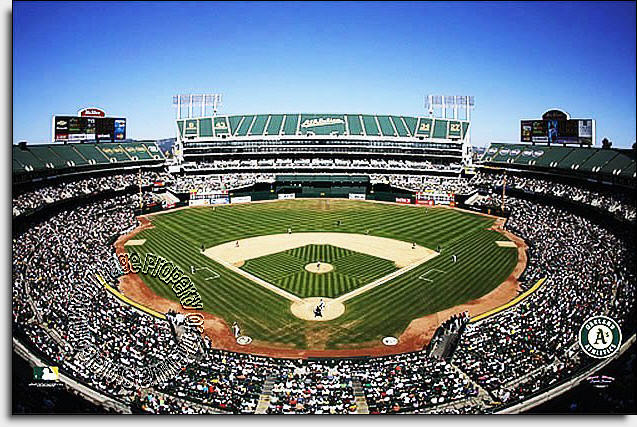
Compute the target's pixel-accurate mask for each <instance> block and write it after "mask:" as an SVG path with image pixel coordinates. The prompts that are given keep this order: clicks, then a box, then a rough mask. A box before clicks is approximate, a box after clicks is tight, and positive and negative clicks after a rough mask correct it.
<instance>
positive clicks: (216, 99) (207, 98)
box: [173, 93, 223, 119]
mask: <svg viewBox="0 0 637 427" xmlns="http://www.w3.org/2000/svg"><path fill="white" fill-rule="evenodd" d="M222 99H223V95H222V94H220V93H205V94H204V93H191V94H183V95H174V96H173V105H174V106H176V107H177V112H176V113H177V118H178V119H183V118H187V119H190V118H195V117H205V116H206V115H207V111H206V107H212V115H213V116H216V115H217V111H219V108H220V107H221V102H222ZM184 113H185V115H184Z"/></svg>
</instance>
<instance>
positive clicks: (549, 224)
mask: <svg viewBox="0 0 637 427" xmlns="http://www.w3.org/2000/svg"><path fill="white" fill-rule="evenodd" d="M110 178H112V176H111V177H110ZM146 178H147V179H148V180H149V181H150V180H152V179H154V178H155V177H154V176H152V175H151V176H148V177H146ZM186 178H188V179H189V178H191V177H186ZM100 179H101V178H100ZM108 179H109V178H107V180H108ZM122 179H123V180H124V181H121V182H120V181H116V184H112V183H111V184H107V185H126V184H125V183H126V182H129V181H126V180H128V179H130V180H132V183H135V180H136V179H137V175H136V174H132V175H131V176H130V177H127V178H122ZM193 179H194V178H193ZM208 179H210V176H207V177H206V178H205V181H204V182H206V183H207V182H209V181H208ZM262 179H269V176H267V175H266V176H263V175H259V174H252V175H251V176H245V174H238V175H237V176H234V177H232V178H229V177H227V176H226V177H224V178H223V180H219V181H218V182H219V183H223V186H230V184H228V183H231V185H240V184H241V183H243V182H251V180H253V181H252V182H255V181H254V180H258V181H259V182H260V180H262ZM480 179H481V178H480ZM480 179H476V181H477V182H478V184H479V183H480ZM96 180H97V181H96V182H99V179H98V178H96ZM91 182H92V181H91ZM183 182H185V183H184V184H183V185H185V186H188V185H191V184H197V183H198V181H183ZM437 182H438V185H452V183H444V184H441V181H440V180H438V181H437ZM122 183H124V184H122ZM237 183H239V184H237ZM416 183H417V184H419V185H423V184H424V183H425V181H424V180H421V181H420V182H417V181H416ZM431 183H432V185H436V184H435V183H434V182H433V179H432V181H431ZM473 184H476V183H475V182H474V183H473ZM96 185H97V184H96ZM91 188H93V187H91ZM111 188H113V187H111ZM115 188H116V187H115ZM226 188H227V187H226ZM35 191H36V192H37V191H42V192H43V193H42V194H48V193H47V191H48V190H46V187H43V188H42V189H40V190H35ZM34 194H35V193H34ZM38 194H39V193H38ZM18 197H20V196H18ZM42 197H44V196H42ZM142 197H148V195H147V194H144V195H142ZM493 201H494V202H495V203H498V201H499V200H498V196H497V195H496V196H493ZM14 203H15V199H14ZM138 203H139V195H137V194H132V195H121V196H116V197H114V198H112V199H108V200H102V201H94V202H91V203H88V202H85V203H83V204H81V205H80V206H77V207H75V208H73V209H67V210H63V211H61V212H59V213H57V214H55V215H53V216H51V217H50V218H48V219H46V220H43V221H42V222H40V223H38V224H35V225H33V226H31V227H30V228H29V229H27V230H26V231H23V232H20V233H18V234H16V235H14V236H13V240H12V250H13V287H12V297H13V298H12V299H13V329H14V336H18V337H24V339H25V340H26V341H27V344H28V345H29V346H30V347H31V348H34V349H36V350H37V351H38V352H39V353H41V354H42V355H44V356H45V357H46V360H49V361H50V363H52V364H55V365H57V366H59V367H60V369H61V371H63V372H66V373H68V374H69V375H71V376H73V377H74V378H77V379H78V380H79V381H81V382H83V383H85V384H87V385H88V386H89V387H91V388H92V389H94V390H96V391H99V392H100V393H104V394H106V395H109V396H112V397H113V398H114V399H118V400H119V401H122V402H125V403H126V404H128V405H130V406H131V407H134V408H137V409H139V410H142V411H146V412H151V413H201V412H206V411H208V410H216V411H224V412H230V413H253V412H254V411H255V410H256V408H257V405H258V403H259V396H260V395H262V393H263V392H264V385H265V382H266V379H270V381H271V383H272V384H271V385H272V388H271V390H270V402H269V406H268V408H267V412H268V413H286V414H287V413H339V414H340V413H353V412H356V411H357V410H358V409H359V408H358V406H357V402H356V399H355V398H354V395H355V393H354V392H355V388H356V387H357V384H359V386H360V387H361V389H362V390H363V392H364V396H365V400H366V401H367V405H368V407H369V411H370V413H403V412H436V411H437V409H436V408H437V407H439V408H440V410H439V412H440V413H469V412H483V411H485V410H487V409H486V408H487V406H486V404H485V394H486V395H487V396H490V399H491V402H503V403H505V404H509V403H511V402H515V401H517V400H520V399H524V398H527V397H528V396H530V395H531V394H533V393H536V392H538V391H539V390H542V389H545V388H546V387H548V386H550V385H552V384H553V383H555V382H556V381H560V380H562V379H565V378H567V377H569V376H570V375H572V374H573V373H574V372H576V371H577V370H578V369H582V368H583V367H585V366H588V365H590V364H591V363H593V361H592V360H590V359H588V358H587V357H586V356H584V355H583V354H582V353H581V352H580V350H579V348H578V346H577V336H576V335H577V331H578V329H579V327H580V325H581V324H582V322H583V321H584V320H585V319H586V318H587V317H589V316H591V315H595V314H606V315H609V316H611V317H613V318H614V319H615V320H617V321H618V322H619V323H620V324H621V325H623V326H624V325H625V322H626V319H628V318H629V317H630V316H631V313H633V311H632V310H633V307H632V304H633V301H634V299H635V283H636V278H635V273H634V271H633V266H634V265H635V264H634V262H635V259H634V256H635V251H634V247H633V246H632V243H631V242H630V239H628V238H626V236H621V235H618V234H616V233H613V232H611V231H610V230H608V229H606V228H605V227H604V226H602V225H600V224H597V223H594V222H592V221H591V220H588V219H586V218H584V217H581V216H578V215H576V214H573V213H571V212H569V211H568V210H566V209H562V208H558V207H555V206H552V205H550V204H541V203H531V202H528V201H525V200H521V199H516V198H509V199H508V204H509V206H510V207H511V217H510V218H509V219H508V221H507V229H508V230H510V231H511V232H513V233H514V234H516V235H519V236H520V237H522V238H523V239H525V241H526V242H527V244H528V246H529V249H528V266H527V269H526V271H525V272H524V274H523V275H522V277H521V284H522V288H523V289H524V290H527V289H530V288H531V287H532V286H533V285H534V284H535V283H536V282H537V281H538V280H539V279H540V278H544V277H546V278H547V280H546V281H545V282H544V284H543V285H542V286H540V287H539V289H537V290H536V291H535V292H534V293H532V294H531V295H530V296H529V297H527V298H526V299H525V300H524V301H523V302H521V303H519V304H517V305H515V306H514V307H513V308H511V309H509V310H508V311H506V312H504V313H502V314H499V315H497V316H494V317H490V318H488V319H486V320H483V321H481V322H477V323H472V324H469V325H467V326H466V329H465V331H464V333H463V334H462V335H461V338H460V342H459V343H458V347H457V349H456V351H455V354H454V356H453V358H452V359H451V362H446V361H444V360H436V359H432V358H429V357H428V356H427V355H426V353H425V352H418V353H411V354H403V355H396V356H388V357H383V358H372V359H367V360H341V361H338V360H335V361H332V362H329V363H328V362H324V363H323V362H315V361H305V360H277V359H272V358H266V357H259V356H252V355H246V354H240V353H230V352H224V351H219V350H215V349H214V348H212V345H211V343H210V341H208V340H205V339H204V340H202V346H201V351H200V353H199V354H198V360H197V362H196V363H195V364H191V365H189V366H187V367H185V369H183V370H182V371H180V372H179V373H178V374H177V375H176V376H175V377H173V378H170V379H167V380H165V381H161V382H159V383H157V384H156V385H154V386H153V387H152V388H151V389H148V390H145V392H144V393H139V391H138V390H136V389H131V388H130V387H127V386H126V385H125V384H121V383H118V382H117V381H115V380H114V379H113V378H110V379H109V378H108V377H105V376H104V375H102V374H101V373H99V372H96V371H95V370H94V369H93V368H89V367H87V365H86V364H84V363H82V362H80V361H79V360H78V358H77V352H78V349H77V348H75V347H74V340H73V334H74V333H75V331H74V330H73V328H72V325H73V324H74V323H73V321H72V319H71V316H73V315H74V314H77V311H76V310H74V309H73V308H74V306H73V304H74V302H73V300H72V296H73V295H74V294H75V291H76V289H77V287H78V286H81V283H82V280H83V278H84V274H85V272H86V269H87V266H93V265H100V264H103V263H104V262H105V261H106V260H108V259H110V258H111V257H112V256H113V247H112V246H110V245H109V244H108V242H109V241H112V238H113V237H114V236H117V235H119V234H120V233H125V232H127V231H129V230H131V229H132V228H134V227H135V226H136V225H137V220H136V219H135V216H134V208H135V206H136V205H137V204H138ZM43 242H47V244H43ZM97 292H98V294H97V296H96V298H95V299H94V301H91V302H90V304H88V306H90V313H88V314H87V316H88V317H89V319H90V321H89V322H88V324H89V325H91V326H90V331H89V332H90V337H91V338H90V340H91V343H92V344H93V345H94V346H95V347H97V348H99V349H100V357H102V358H103V359H105V360H109V361H111V362H112V363H113V364H114V365H117V366H119V367H121V368H122V369H123V370H124V371H126V372H132V371H137V370H140V369H143V368H144V367H148V366H156V365H157V364H159V363H161V362H164V361H166V360H167V358H168V357H169V355H171V354H174V352H175V347H176V346H177V345H178V339H177V337H176V335H175V334H174V331H173V329H171V325H170V324H169V323H168V322H166V321H164V320H160V319H156V318H154V317H150V316H147V315H145V314H141V313H139V312H137V311H135V310H133V309H132V308H131V307H129V306H128V305H125V304H122V303H121V302H120V301H119V300H118V299H116V298H115V297H114V296H113V295H112V294H110V293H109V292H107V291H106V290H104V289H103V288H98V291H97ZM626 332H629V331H628V330H627V331H626ZM496 407H497V406H496ZM489 410H491V409H489Z"/></svg>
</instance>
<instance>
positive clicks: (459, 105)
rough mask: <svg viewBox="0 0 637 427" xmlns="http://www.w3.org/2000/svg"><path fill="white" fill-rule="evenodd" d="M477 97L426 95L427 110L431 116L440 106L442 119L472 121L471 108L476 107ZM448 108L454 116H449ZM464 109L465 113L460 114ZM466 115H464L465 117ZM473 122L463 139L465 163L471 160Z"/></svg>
mask: <svg viewBox="0 0 637 427" xmlns="http://www.w3.org/2000/svg"><path fill="white" fill-rule="evenodd" d="M475 104H476V103H475V97H474V96H472V95H426V96H425V110H426V111H427V112H428V114H429V117H434V116H435V111H436V109H437V108H440V111H441V115H440V118H442V119H452V120H466V121H468V122H471V110H473V109H474V108H475ZM447 110H451V111H452V114H453V115H452V117H447ZM462 111H464V114H460V113H461V112H462ZM463 116H464V117H463ZM471 152H472V147H471V123H469V129H468V130H467V135H465V138H464V140H463V141H462V156H463V159H464V162H465V164H469V163H470V162H471Z"/></svg>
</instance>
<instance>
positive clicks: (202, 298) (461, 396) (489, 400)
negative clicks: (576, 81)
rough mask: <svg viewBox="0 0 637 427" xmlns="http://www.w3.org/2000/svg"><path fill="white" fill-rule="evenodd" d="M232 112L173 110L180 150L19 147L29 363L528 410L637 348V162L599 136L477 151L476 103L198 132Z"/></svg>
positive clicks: (144, 399)
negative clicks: (606, 324)
mask: <svg viewBox="0 0 637 427" xmlns="http://www.w3.org/2000/svg"><path fill="white" fill-rule="evenodd" d="M214 98H215V97H214V96H212V95H178V96H176V97H175V99H174V103H175V104H176V106H177V108H178V110H181V109H182V108H183V106H184V105H188V106H189V107H188V109H189V113H188V116H189V117H184V118H182V117H181V116H182V113H181V112H178V115H177V119H176V120H175V132H176V139H175V141H174V144H173V145H172V147H171V148H170V149H168V150H167V149H162V143H163V141H154V140H153V141H134V140H128V139H125V137H123V138H121V140H120V141H117V139H118V138H117V137H116V136H115V135H116V133H114V134H113V135H111V136H112V138H111V139H110V140H107V141H99V140H98V139H99V138H95V139H96V140H95V141H88V140H86V141H82V142H73V141H72V139H73V137H70V136H71V135H72V134H73V130H72V129H71V127H72V124H69V125H68V127H66V124H67V123H66V122H69V123H73V120H75V119H73V120H71V118H70V117H67V116H64V117H63V119H60V118H59V117H60V116H54V120H53V126H54V127H55V129H54V132H53V138H54V139H58V138H61V139H63V140H66V142H64V141H56V142H53V143H50V144H28V143H26V142H25V143H21V144H18V145H14V146H13V239H12V250H13V347H14V351H15V352H16V353H17V354H18V355H19V356H20V357H21V358H23V359H24V360H26V361H27V362H29V363H30V364H31V365H32V366H47V367H55V372H56V373H57V375H58V376H59V381H60V382H62V383H63V384H64V386H65V387H66V388H68V389H70V390H73V392H74V393H75V394H77V395H79V396H81V397H82V398H83V399H86V400H88V401H90V402H93V403H95V404H98V405H101V407H103V408H105V410H108V411H113V412H119V413H156V414H174V413H193V414H195V413H196V414H199V413H203V414H396V413H400V414H492V413H520V412H524V411H527V410H529V409H530V408H533V407H535V406H537V405H540V404H542V403H543V402H546V401H548V400H550V399H553V398H555V397H556V396H559V395H560V394H561V393H564V392H566V391H568V390H569V389H571V388H573V387H575V386H577V385H578V384H580V383H581V382H582V381H584V380H586V379H587V378H589V377H590V376H591V375H592V374H594V373H595V372H598V371H599V370H600V369H601V368H603V367H604V366H606V365H607V364H608V363H610V362H611V361H612V360H614V359H616V358H617V357H620V356H621V355H622V354H623V352H625V351H626V350H627V349H628V348H630V346H631V345H632V344H633V343H634V341H635V325H634V319H635V312H634V304H633V302H634V297H635V284H636V277H635V271H634V268H633V267H634V261H635V260H634V256H635V251H634V246H633V245H634V241H633V240H632V234H631V233H628V232H627V230H630V231H631V232H632V231H634V227H635V219H636V210H635V199H634V189H635V179H636V177H635V152H634V148H633V150H621V149H611V148H596V147H591V146H590V144H587V141H588V139H587V138H590V136H589V135H588V134H587V133H586V132H589V131H588V130H587V127H589V128H590V126H591V125H592V127H593V129H594V120H592V119H584V120H580V121H583V122H584V123H583V126H584V132H585V133H580V135H578V138H579V139H578V140H577V141H576V142H577V143H575V144H573V143H571V141H569V143H562V144H553V145H551V144H542V143H539V142H533V141H532V142H524V137H525V132H524V131H525V121H524V120H523V121H521V129H522V130H521V142H520V143H518V144H505V143H492V144H490V145H489V146H488V147H487V148H486V149H485V150H484V152H482V153H477V152H474V151H473V147H472V145H471V141H470V135H471V109H472V108H473V106H474V100H473V98H472V97H468V96H429V97H428V98H427V106H428V107H429V110H430V111H429V113H430V114H429V115H427V116H421V117H408V116H402V115H391V114H386V115H381V114H362V113H352V114H337V113H325V114H321V113H313V114H306V113H295V114H292V113H285V114H265V113H264V114H252V115H220V114H216V113H215V114H212V115H209V116H207V115H201V116H199V117H197V116H195V115H193V114H191V113H192V110H193V108H192V104H193V102H194V103H199V104H198V105H199V106H200V107H202V111H204V110H205V106H206V105H207V103H208V102H211V103H212V104H210V105H213V104H214ZM440 106H442V108H444V109H446V110H448V111H452V112H453V118H449V117H448V116H449V114H448V113H447V114H443V117H445V118H441V117H436V115H435V114H434V113H433V111H434V109H435V107H440ZM215 110H216V107H215ZM87 111H88V112H87ZM95 114H96V115H97V116H98V117H99V118H105V113H104V112H103V111H101V110H100V109H98V108H91V109H83V110H81V111H80V115H79V116H80V119H81V120H80V119H78V120H79V122H80V123H91V120H85V119H86V117H90V116H92V115H95ZM461 116H462V117H464V118H463V119H460V118H459V117H461ZM105 119H108V118H105ZM97 120H98V121H99V119H97ZM122 120H123V119H122ZM542 120H544V121H546V120H556V121H560V123H561V122H562V121H564V122H568V121H571V120H573V119H571V118H570V116H569V115H568V113H566V112H564V111H562V110H558V109H552V110H548V111H546V112H545V113H544V114H543V116H542V119H540V121H542ZM61 122H64V123H62V124H60V123H61ZM98 126H100V125H98ZM534 126H535V125H534ZM538 126H539V125H538ZM560 126H562V125H561V124H560ZM79 127H81V126H79ZM79 127H78V128H79ZM580 127H581V126H580ZM560 129H561V128H560ZM80 132H86V130H80ZM65 133H66V134H65ZM593 133H594V130H593ZM593 139H594V136H593ZM594 316H603V318H605V319H606V318H608V319H612V322H613V323H612V325H617V327H616V328H615V329H613V327H611V329H612V333H613V337H612V341H613V344H614V347H613V348H612V349H611V350H612V354H611V353H609V354H610V357H606V358H602V357H600V356H598V355H597V354H601V353H595V350H590V349H589V351H585V349H584V348H583V347H582V345H581V341H582V339H581V336H584V335H586V334H585V333H584V335H582V334H583V332H582V330H583V329H582V328H583V325H584V323H585V322H586V321H587V319H589V318H591V317H594ZM589 336H590V334H589V335H587V337H589ZM592 339H593V338H590V340H591V341H592ZM609 345H610V343H609ZM598 347H599V346H598ZM595 348H596V349H597V351H603V349H599V348H597V347H595ZM611 350H608V351H609V352H610V351H611ZM51 372H53V371H51Z"/></svg>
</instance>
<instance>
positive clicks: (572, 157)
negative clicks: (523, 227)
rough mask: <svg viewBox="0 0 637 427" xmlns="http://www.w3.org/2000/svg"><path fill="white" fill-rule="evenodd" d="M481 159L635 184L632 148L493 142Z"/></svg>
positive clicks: (504, 165) (516, 167) (511, 166)
mask: <svg viewBox="0 0 637 427" xmlns="http://www.w3.org/2000/svg"><path fill="white" fill-rule="evenodd" d="M480 163H482V164H483V165H486V166H496V167H502V168H506V169H512V170H525V171H537V172H550V173H553V174H559V175H564V176H571V177H579V178H582V179H591V180H594V181H600V182H602V181H605V182H613V183H618V184H623V185H627V186H634V185H635V178H636V176H637V175H636V172H635V158H634V151H632V150H617V149H604V148H588V147H586V148H585V147H561V146H548V145H531V144H504V143H492V144H490V145H489V147H488V148H487V150H486V151H485V153H484V155H483V156H482V158H481V159H480Z"/></svg>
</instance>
